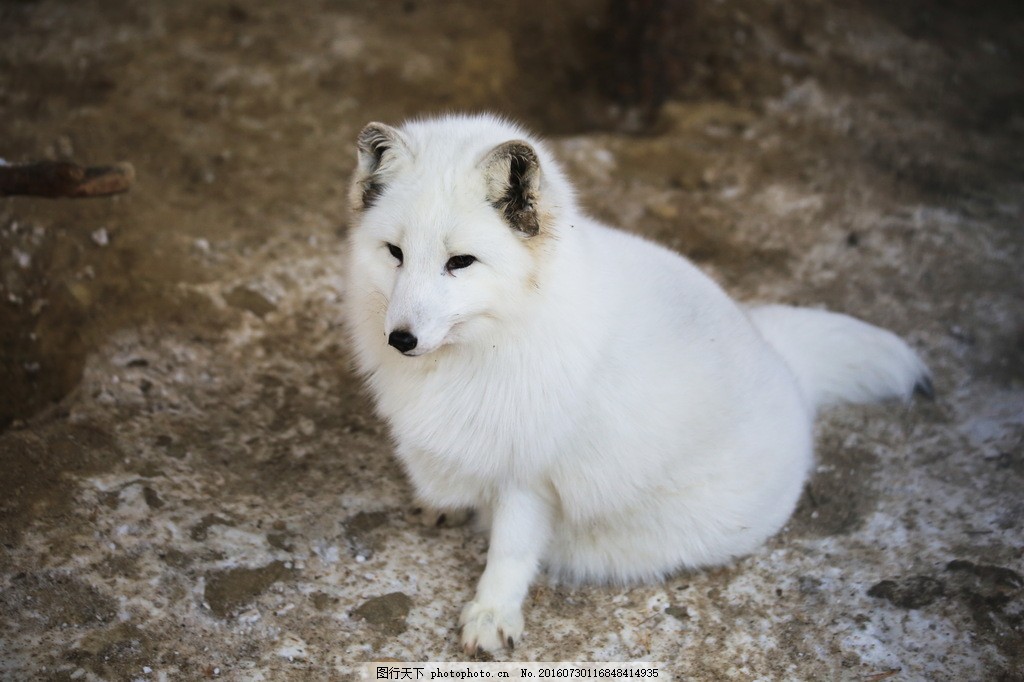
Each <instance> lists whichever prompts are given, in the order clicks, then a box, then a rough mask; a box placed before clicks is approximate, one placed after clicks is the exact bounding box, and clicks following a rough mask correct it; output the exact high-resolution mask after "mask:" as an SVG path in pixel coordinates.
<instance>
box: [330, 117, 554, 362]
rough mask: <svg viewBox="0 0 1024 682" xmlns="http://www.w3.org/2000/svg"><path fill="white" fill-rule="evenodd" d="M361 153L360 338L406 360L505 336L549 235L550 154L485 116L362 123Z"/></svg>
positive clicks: (353, 265)
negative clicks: (368, 338) (367, 337)
mask: <svg viewBox="0 0 1024 682" xmlns="http://www.w3.org/2000/svg"><path fill="white" fill-rule="evenodd" d="M539 149H540V151H538V150H539ZM357 152H358V163H357V167H356V171H355V176H354V178H353V181H352V188H351V193H350V201H351V205H352V208H353V218H354V223H355V225H354V228H353V230H352V232H351V234H350V238H349V239H350V242H349V247H350V262H349V283H350V286H349V293H348V296H349V297H350V298H351V299H353V301H352V303H353V304H354V305H355V306H356V307H357V308H358V309H357V310H353V312H352V315H353V316H354V317H356V319H354V320H353V321H352V322H353V324H354V325H356V326H357V328H358V331H359V332H361V333H364V334H367V335H369V334H371V333H375V334H378V335H379V336H377V337H376V338H377V341H378V342H379V343H381V344H383V343H387V344H388V345H390V346H391V347H392V348H393V350H392V349H388V352H390V353H402V354H404V355H407V356H419V355H425V354H428V353H431V352H433V351H436V350H437V349H439V348H441V347H444V346H448V345H453V344H467V343H481V344H482V343H490V342H491V341H493V340H494V338H493V337H494V335H495V334H498V335H500V334H501V333H509V331H508V330H509V329H510V327H509V324H510V323H514V319H515V318H516V316H517V314H518V311H521V309H522V306H523V305H524V304H525V299H526V298H528V297H529V296H530V295H531V291H532V290H534V289H536V286H537V281H536V277H537V273H538V267H539V260H540V254H541V252H542V251H543V250H544V249H543V246H544V244H545V243H549V242H550V240H551V239H552V237H553V235H552V234H551V232H552V225H553V222H554V221H553V219H552V216H553V213H554V212H555V211H556V210H557V207H556V202H554V201H553V195H557V192H556V191H555V190H556V189H557V186H558V184H559V182H560V181H561V176H560V174H559V172H558V170H557V168H555V167H554V164H553V161H552V162H550V163H542V160H541V159H542V154H543V155H544V156H546V152H544V151H543V149H542V148H540V147H539V145H538V144H537V143H530V142H527V141H525V140H524V139H522V131H520V130H519V129H517V128H515V127H513V126H511V125H509V124H507V123H504V122H501V121H498V120H496V119H492V118H490V117H451V118H447V119H441V120H437V121H425V122H417V123H412V124H407V125H406V126H404V127H403V128H402V129H396V128H392V127H390V126H387V125H384V124H382V123H370V124H369V125H367V126H366V127H365V128H363V130H362V132H361V133H360V134H359V137H358V141H357ZM549 166H550V172H549ZM561 182H564V181H561ZM374 328H376V329H374Z"/></svg>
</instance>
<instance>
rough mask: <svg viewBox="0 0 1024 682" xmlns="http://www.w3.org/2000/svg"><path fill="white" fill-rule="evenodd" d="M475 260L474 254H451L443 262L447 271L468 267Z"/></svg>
mask: <svg viewBox="0 0 1024 682" xmlns="http://www.w3.org/2000/svg"><path fill="white" fill-rule="evenodd" d="M475 262H476V256H468V255H467V256H452V257H451V258H449V259H448V262H447V263H445V266H444V269H445V270H447V271H448V272H451V271H452V270H461V269H462V268H468V267H469V266H470V265H472V264H473V263H475Z"/></svg>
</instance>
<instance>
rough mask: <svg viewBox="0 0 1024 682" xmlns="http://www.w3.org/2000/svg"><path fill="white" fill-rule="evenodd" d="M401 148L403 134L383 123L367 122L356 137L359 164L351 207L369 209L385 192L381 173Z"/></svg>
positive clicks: (354, 181)
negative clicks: (390, 158) (393, 154)
mask: <svg viewBox="0 0 1024 682" xmlns="http://www.w3.org/2000/svg"><path fill="white" fill-rule="evenodd" d="M403 146H404V142H403V141H402V134H401V133H399V132H398V131H397V130H395V129H394V128H392V127H391V126H387V125H384V124H383V123H369V124H367V125H366V127H365V128H363V129H362V131H360V133H359V137H358V138H356V149H357V151H358V163H357V165H356V174H355V178H354V180H353V183H352V193H351V201H352V206H353V208H355V209H357V210H360V209H365V208H369V207H370V206H372V205H373V203H374V202H375V201H376V200H377V197H379V196H380V194H381V192H383V191H384V184H385V183H384V177H383V176H384V174H383V172H382V171H384V170H385V169H386V167H387V165H388V158H389V157H390V156H392V154H388V152H389V151H392V152H393V151H395V150H397V149H399V148H401V147H403Z"/></svg>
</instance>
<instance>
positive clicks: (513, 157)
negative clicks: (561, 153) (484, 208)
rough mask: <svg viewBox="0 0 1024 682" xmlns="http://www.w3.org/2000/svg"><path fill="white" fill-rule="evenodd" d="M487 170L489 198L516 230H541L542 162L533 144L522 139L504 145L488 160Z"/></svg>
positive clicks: (485, 160)
mask: <svg viewBox="0 0 1024 682" xmlns="http://www.w3.org/2000/svg"><path fill="white" fill-rule="evenodd" d="M483 169H484V179H485V181H486V182H487V200H488V201H489V202H491V205H492V206H494V207H495V208H496V209H498V210H499V211H501V214H502V216H503V217H504V218H505V221H506V222H508V224H509V225H510V226H511V227H512V229H514V230H516V231H517V232H521V233H522V234H524V235H526V236H527V237H533V236H534V235H536V234H537V233H538V232H540V215H539V214H538V208H537V201H538V198H539V192H540V161H539V160H538V159H537V152H535V151H534V150H533V147H531V146H530V145H529V144H528V143H526V142H523V141H522V140H512V141H510V142H505V143H503V144H500V145H498V146H497V147H495V148H494V149H492V150H491V152H490V153H489V154H488V155H487V157H486V158H485V159H484V161H483Z"/></svg>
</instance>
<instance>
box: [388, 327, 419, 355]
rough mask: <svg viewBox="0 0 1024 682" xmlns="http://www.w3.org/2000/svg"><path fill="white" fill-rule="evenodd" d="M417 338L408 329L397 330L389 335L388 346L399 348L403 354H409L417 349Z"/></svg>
mask: <svg viewBox="0 0 1024 682" xmlns="http://www.w3.org/2000/svg"><path fill="white" fill-rule="evenodd" d="M416 343H417V339H416V336H415V335H414V334H413V333H412V332H410V331H408V330H406V329H396V330H395V331H393V332H391V333H390V334H388V345H389V346H393V347H394V348H397V349H398V350H399V351H400V352H401V353H408V352H409V351H411V350H412V349H414V348H415V347H416Z"/></svg>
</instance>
